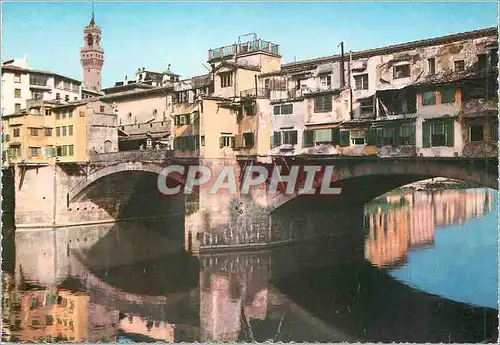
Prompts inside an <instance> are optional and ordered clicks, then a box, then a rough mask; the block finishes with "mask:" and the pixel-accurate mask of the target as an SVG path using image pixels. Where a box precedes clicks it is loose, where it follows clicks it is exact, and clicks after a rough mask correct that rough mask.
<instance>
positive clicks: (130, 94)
mask: <svg viewBox="0 0 500 345" xmlns="http://www.w3.org/2000/svg"><path fill="white" fill-rule="evenodd" d="M173 89H174V87H173V86H172V85H167V86H160V87H152V88H148V89H145V90H131V91H124V92H118V93H112V94H109V95H104V96H101V97H100V99H101V100H103V101H112V100H114V99H118V98H125V97H134V96H144V95H149V94H155V93H161V92H163V91H170V90H173Z"/></svg>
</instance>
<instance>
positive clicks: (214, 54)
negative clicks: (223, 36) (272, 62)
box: [208, 40, 279, 60]
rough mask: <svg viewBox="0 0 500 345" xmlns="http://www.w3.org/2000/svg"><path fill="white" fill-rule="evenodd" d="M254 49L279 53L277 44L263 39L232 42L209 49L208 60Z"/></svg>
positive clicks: (254, 50) (253, 50)
mask: <svg viewBox="0 0 500 345" xmlns="http://www.w3.org/2000/svg"><path fill="white" fill-rule="evenodd" d="M256 51H265V52H268V53H271V54H276V55H279V45H278V44H274V43H272V42H269V41H264V40H256V41H248V42H246V43H240V44H232V45H229V46H225V47H220V48H216V49H210V50H209V51H208V60H212V59H220V58H224V57H227V56H231V55H237V54H245V53H250V52H256Z"/></svg>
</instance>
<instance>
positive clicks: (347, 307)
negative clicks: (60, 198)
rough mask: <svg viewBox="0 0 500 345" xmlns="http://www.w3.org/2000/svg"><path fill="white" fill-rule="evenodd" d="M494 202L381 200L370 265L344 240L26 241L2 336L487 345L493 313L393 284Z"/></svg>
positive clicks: (157, 228)
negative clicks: (241, 244)
mask: <svg viewBox="0 0 500 345" xmlns="http://www.w3.org/2000/svg"><path fill="white" fill-rule="evenodd" d="M494 198H496V194H494V193H493V192H491V191H488V190H467V191H463V190H462V191H443V192H434V193H425V192H414V193H410V194H404V195H396V196H394V195H387V196H384V197H383V198H379V199H378V200H375V201H374V202H373V203H370V204H369V205H368V206H367V207H366V208H365V221H366V224H365V227H367V228H369V231H368V234H367V238H366V241H365V243H364V249H365V255H366V258H367V261H368V262H369V263H370V264H369V263H368V262H366V261H365V262H363V261H360V260H358V259H356V258H357V257H356V258H354V259H353V258H347V257H345V258H344V257H343V255H344V254H342V255H338V253H339V252H342V253H345V251H341V250H342V248H345V247H346V245H345V243H343V242H342V238H339V237H335V238H331V239H321V240H320V241H310V242H308V243H307V244H301V245H287V246H281V247H276V248H273V249H268V250H259V251H253V252H244V251H240V252H217V253H215V252H214V253H210V254H208V253H205V254H203V253H201V254H199V255H198V256H195V257H193V256H190V255H188V254H186V253H183V252H182V249H181V248H182V247H183V246H182V245H183V243H179V239H182V238H183V237H184V236H183V234H176V233H175V231H174V230H175V229H173V232H172V231H170V230H169V229H167V228H165V226H164V224H158V225H155V224H147V225H145V224H135V225H134V224H120V225H114V226H113V227H106V226H94V227H81V228H72V229H57V230H51V231H33V232H29V231H27V232H19V233H17V234H16V269H15V273H14V274H12V273H9V272H4V273H3V275H2V279H3V289H4V294H3V299H2V303H3V315H2V316H3V321H4V322H3V336H2V338H3V340H5V341H22V342H33V341H47V342H55V341H65V342H81V341H90V342H98V341H107V342H115V341H118V342H130V341H141V342H143V341H144V342H156V341H167V342H172V341H175V342H182V341H187V342H194V341H205V342H206V341H232V342H236V341H258V342H263V341H267V340H271V341H283V342H288V341H295V342H301V341H309V342H316V341H317V342H332V341H438V342H441V341H444V342H448V341H453V342H459V341H469V342H474V341H483V340H485V339H488V338H490V337H495V336H496V334H497V325H498V320H497V310H495V309H491V308H482V307H474V306H470V305H467V304H464V303H458V302H454V301H452V300H449V299H446V298H438V297H436V296H433V295H430V294H429V293H428V292H431V293H434V291H432V289H427V288H426V287H425V286H424V287H423V288H421V289H422V290H423V291H417V290H415V289H413V288H412V287H410V286H408V285H405V284H403V283H401V282H399V281H398V280H395V279H393V278H392V277H391V275H394V274H393V272H395V271H394V269H396V268H398V267H399V269H400V270H401V269H404V268H405V267H409V266H412V267H413V270H414V271H415V270H418V269H419V268H418V265H419V262H420V261H419V260H418V259H415V258H414V257H413V256H412V255H413V254H412V253H424V252H429V251H432V250H435V251H436V253H439V247H440V239H439V234H440V233H443V232H444V233H448V234H449V235H450V236H453V234H454V233H457V231H456V230H453V228H452V227H450V226H451V225H455V226H458V227H466V226H467V224H470V222H471V221H473V220H472V218H478V219H485V218H487V216H488V215H487V214H488V213H492V212H493V207H494V204H495V202H494ZM360 218H361V217H360ZM496 224H497V223H492V224H490V225H489V226H490V227H491V226H493V227H494V229H495V230H496V226H497V225H496ZM445 228H447V229H448V230H445ZM165 229H167V230H165ZM349 230H350V231H353V232H354V231H358V232H360V231H362V229H349ZM476 230H477V231H481V229H476ZM347 233H348V232H347ZM488 236H490V235H488ZM494 236H496V233H495V234H494ZM455 237H456V236H455ZM489 241H490V242H494V243H496V237H494V238H489ZM181 242H182V240H181ZM359 246H360V247H362V246H363V243H360V244H359ZM475 250H476V251H479V252H480V253H481V247H480V246H478V247H475ZM495 255H496V254H495ZM438 259H439V260H442V258H438ZM482 259H483V261H482V263H483V264H490V263H489V261H495V260H496V257H493V258H492V257H489V256H484V255H483V257H482ZM379 268H388V269H389V270H392V271H391V275H389V274H387V273H386V272H384V270H380V269H379ZM461 269H462V270H463V271H464V272H466V273H467V270H468V267H466V266H464V267H461ZM445 274H446V273H445ZM398 279H400V277H398ZM402 281H405V280H404V279H402ZM495 286H496V285H495ZM449 288H450V289H455V290H456V289H458V290H460V289H461V286H456V285H455V286H451V287H449ZM474 288H477V287H474V286H472V287H470V286H467V289H474ZM489 288H491V287H489ZM441 295H442V296H448V295H447V294H446V293H443V294H441ZM483 305H484V304H483Z"/></svg>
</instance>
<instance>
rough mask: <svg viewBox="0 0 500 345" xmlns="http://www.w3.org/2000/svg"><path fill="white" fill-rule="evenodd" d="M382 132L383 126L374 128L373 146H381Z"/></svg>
mask: <svg viewBox="0 0 500 345" xmlns="http://www.w3.org/2000/svg"><path fill="white" fill-rule="evenodd" d="M383 134H384V130H383V128H377V129H376V130H375V146H376V147H381V146H382V136H383Z"/></svg>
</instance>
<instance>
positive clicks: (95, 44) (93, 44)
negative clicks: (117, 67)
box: [80, 3, 104, 92]
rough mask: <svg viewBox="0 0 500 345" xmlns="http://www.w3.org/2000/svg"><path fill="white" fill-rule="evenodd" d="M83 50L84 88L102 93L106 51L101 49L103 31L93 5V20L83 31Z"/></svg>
mask: <svg viewBox="0 0 500 345" xmlns="http://www.w3.org/2000/svg"><path fill="white" fill-rule="evenodd" d="M83 41H84V45H83V48H81V49H80V62H81V64H82V69H83V87H84V88H85V89H87V90H92V91H96V92H100V91H101V70H102V66H103V64H104V50H103V49H102V48H101V45H100V44H101V29H100V28H99V27H98V26H97V25H96V23H95V19H94V4H93V3H92V18H91V19H90V23H89V25H87V26H86V27H85V29H83Z"/></svg>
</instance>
